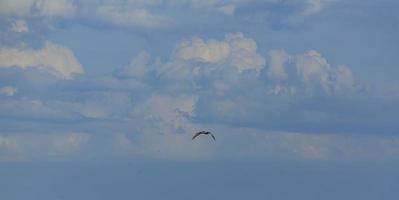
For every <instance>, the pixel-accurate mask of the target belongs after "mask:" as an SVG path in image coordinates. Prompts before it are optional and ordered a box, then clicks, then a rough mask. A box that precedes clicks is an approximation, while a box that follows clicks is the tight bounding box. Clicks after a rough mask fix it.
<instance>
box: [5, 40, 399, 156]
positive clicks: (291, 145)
mask: <svg viewBox="0 0 399 200" xmlns="http://www.w3.org/2000/svg"><path fill="white" fill-rule="evenodd" d="M47 45H50V46H51V45H54V44H47ZM46 48H47V50H43V49H46ZM58 48H61V49H63V48H64V47H60V46H58ZM43 49H39V50H33V49H11V50H10V49H5V48H3V50H1V51H0V52H2V54H4V55H18V56H17V57H18V59H17V58H15V59H11V61H9V60H7V62H8V64H3V65H5V66H6V67H7V69H9V68H10V67H11V66H20V67H19V68H18V69H19V70H20V71H22V70H24V69H23V68H26V67H29V66H31V65H33V66H35V67H39V68H41V69H46V70H51V71H55V73H56V74H59V76H61V77H71V76H72V75H73V73H77V72H79V70H78V69H79V67H78V68H75V69H74V70H71V69H69V70H66V69H64V68H63V66H71V65H66V64H65V65H60V64H58V63H56V62H53V61H51V62H50V61H48V59H50V58H49V57H51V56H43V57H40V56H39V55H42V54H45V53H38V52H41V51H43V52H48V51H50V50H52V52H56V51H57V48H54V49H53V48H50V47H46V46H45V47H44V48H43ZM64 50H65V49H64ZM8 51H10V52H14V53H13V54H11V53H9V52H8ZM65 51H66V52H68V51H67V50H65ZM4 52H6V53H8V54H5V53H4ZM15 52H16V53H15ZM60 52H63V51H60ZM63 53H64V54H65V52H63ZM66 54H67V53H66ZM0 55H1V54H0ZM70 55H72V53H71V52H70ZM171 55H172V56H171V57H170V58H169V59H166V60H165V61H155V62H154V61H152V60H151V58H152V57H151V56H150V55H149V53H147V52H144V51H142V52H140V53H138V55H136V56H134V57H133V59H132V61H131V62H130V63H129V64H128V65H127V66H124V67H122V68H121V69H118V70H116V73H113V74H107V75H104V76H102V77H95V78H91V77H83V78H82V79H75V80H74V81H62V80H60V79H57V78H55V79H56V80H55V82H56V83H57V84H55V85H57V87H55V88H54V87H48V88H49V90H52V91H49V92H47V93H46V92H37V91H33V92H31V93H29V92H26V91H30V90H29V87H28V86H26V85H29V86H30V85H32V84H29V83H24V82H23V81H20V82H18V84H15V85H17V86H18V90H19V93H21V94H22V93H23V95H16V96H15V97H13V98H7V97H3V98H0V115H1V116H5V117H6V118H13V119H24V120H25V121H29V119H32V120H35V122H37V126H36V127H38V126H40V127H44V128H47V127H52V128H54V127H56V128H55V129H57V128H60V129H61V128H71V127H69V125H70V124H62V123H60V124H57V125H54V123H52V122H54V120H57V122H60V121H62V122H63V123H64V122H66V121H67V122H71V121H73V122H76V121H79V123H78V125H76V126H73V129H77V130H75V131H74V132H78V133H80V132H85V131H93V133H94V132H95V133H99V132H100V133H102V134H103V133H106V134H104V135H101V136H98V135H96V134H89V135H85V134H61V135H53V136H50V135H47V134H45V136H44V135H43V134H39V135H40V137H41V141H42V142H43V143H40V142H30V140H31V139H32V140H34V141H37V140H35V139H33V138H30V137H29V136H23V135H20V134H15V135H14V134H13V135H11V136H6V135H3V136H1V137H2V138H0V151H2V152H0V155H4V156H3V157H2V158H3V160H6V157H7V159H9V158H10V155H19V157H24V156H25V157H29V156H32V155H33V154H38V153H37V152H38V151H37V150H36V149H37V148H38V147H29V148H28V147H25V146H43V147H46V148H44V149H40V150H43V151H45V152H50V154H51V155H55V156H57V155H65V154H67V155H71V154H73V155H77V154H78V152H81V151H86V149H85V148H84V147H85V146H87V145H88V146H90V147H93V145H94V146H95V145H98V147H94V149H97V150H98V149H106V151H107V152H108V150H109V152H113V153H114V154H115V155H121V156H128V157H129V156H131V157H135V156H143V157H151V158H156V159H177V160H204V159H213V158H225V157H229V156H230V157H231V156H233V157H234V156H237V157H240V156H242V157H244V158H245V157H253V156H255V157H262V158H265V157H266V158H267V157H268V156H276V157H279V156H281V157H287V158H289V159H291V158H295V159H304V160H334V159H337V160H339V157H340V156H341V155H344V157H345V158H348V159H353V158H362V159H363V158H364V159H377V158H378V156H374V155H377V154H373V152H372V151H375V152H378V154H381V155H384V156H385V157H386V158H387V159H392V158H394V157H395V156H397V154H398V148H399V147H398V145H399V144H398V142H397V139H396V138H394V139H393V141H390V140H389V138H386V137H383V136H381V137H380V136H377V135H374V136H370V137H367V138H366V139H359V140H358V139H357V137H358V136H347V137H344V136H341V135H340V133H336V132H334V131H332V130H330V128H335V129H334V130H338V131H337V132H340V131H341V132H342V130H345V129H340V128H341V127H344V128H346V127H347V126H338V125H342V124H345V125H347V124H350V126H351V127H352V128H353V127H354V126H358V127H360V126H359V124H361V127H363V126H364V124H368V123H364V122H369V121H373V120H372V119H373V118H370V117H369V115H368V114H369V113H373V114H374V115H377V114H378V113H377V112H373V110H368V111H367V109H369V105H370V104H369V103H368V102H366V101H363V104H364V105H361V103H360V102H359V101H358V99H355V100H353V99H350V98H348V97H347V96H345V95H342V94H347V93H350V92H353V87H354V84H355V80H354V78H353V75H352V72H351V70H350V69H349V68H348V67H345V66H343V65H338V66H332V65H330V64H329V62H328V60H327V59H326V58H325V57H323V56H322V54H321V53H320V52H317V51H315V50H310V51H308V52H304V53H299V54H296V55H294V54H289V53H288V52H285V51H284V50H271V51H269V53H268V54H267V55H264V56H262V55H261V53H259V52H258V49H257V44H256V42H255V40H253V39H251V38H248V37H246V36H244V35H243V34H242V33H233V34H227V35H226V36H225V37H224V38H222V39H203V38H200V37H195V38H191V39H188V40H184V41H182V42H180V43H178V44H177V45H176V47H175V49H174V50H173V52H172V54H171ZM66 57H68V56H66ZM0 58H3V59H0V61H2V62H3V63H5V62H6V61H5V60H4V59H5V58H10V56H3V57H1V56H0ZM58 58H60V57H58ZM26 60H28V61H26ZM43 60H44V61H43ZM60 60H61V61H63V62H64V57H62V59H60ZM10 63H11V64H10ZM26 63H27V64H26ZM32 63H40V64H41V65H39V64H32ZM43 63H44V64H43ZM71 63H73V62H71ZM76 63H77V61H76ZM40 66H41V67H40ZM43 67H44V68H43ZM46 67H47V68H46ZM13 69H14V68H13ZM3 70H4V69H3ZM20 71H18V72H20ZM7 73H9V74H11V73H10V72H7ZM80 73H83V69H82V72H80ZM0 74H1V73H0ZM4 77H5V76H4ZM21 79H23V78H21ZM0 80H1V81H4V82H1V81H0V84H1V85H2V86H3V85H4V86H7V85H13V84H10V82H7V80H3V79H0ZM57 81H58V82H57ZM51 83H54V82H51ZM44 84H45V83H44ZM49 85H50V84H49ZM51 85H53V84H51ZM30 87H32V86H30ZM27 88H28V89H27ZM43 88H44V87H43ZM7 90H10V89H7ZM64 90H65V91H68V95H63V94H62V95H61V94H60V92H59V91H64ZM9 93H10V92H3V94H9ZM21 96H23V97H21ZM321 98H322V99H323V101H320V99H321ZM349 100H352V102H349ZM315 102H316V103H315ZM353 102H356V105H357V106H359V107H356V108H352V105H354V103H353ZM366 107H367V109H366V111H363V110H364V109H363V108H366ZM377 109H378V108H377ZM351 111H354V112H353V113H351ZM347 113H350V114H347ZM376 113H377V114H376ZM393 113H394V112H393ZM394 114H395V113H394ZM394 114H393V115H394ZM353 116H355V117H353ZM364 119H365V120H364ZM357 120H359V121H357ZM362 120H363V121H362ZM48 121H50V122H48ZM1 122H2V121H1V120H0V123H1ZM356 123H357V124H356ZM384 123H386V122H384ZM2 125H3V124H2ZM5 125H6V126H9V127H10V126H11V125H7V124H5ZM213 125H215V126H218V127H223V128H218V127H216V128H213ZM383 125H384V124H383ZM239 126H245V127H251V128H250V129H240V128H237V127H239ZM309 127H311V131H312V132H315V131H320V130H321V132H322V131H325V130H328V133H325V134H324V135H319V134H309V133H307V132H310V131H309ZM326 127H327V128H326ZM337 127H338V128H337ZM44 128H43V129H44ZM355 128H356V127H355ZM9 129H12V127H11V128H9ZM202 129H206V130H208V129H209V130H211V131H213V132H214V133H215V134H216V135H217V138H218V140H217V143H216V144H214V143H210V142H213V141H212V140H207V139H206V137H204V138H199V140H198V141H195V143H193V141H191V134H192V133H194V132H195V131H198V130H202ZM364 129H365V128H360V130H364ZM82 130H83V131H82ZM270 130H278V131H280V132H270ZM369 133H370V132H369ZM98 137H99V138H103V140H101V141H97V139H96V138H98ZM21 138H28V139H21ZM219 138H220V139H219ZM208 139H209V138H208ZM21 141H25V142H21ZM93 141H97V142H98V143H97V142H94V143H93ZM26 144H29V145H26ZM21 147H24V148H21ZM4 149H7V150H4ZM26 149H29V150H32V151H29V152H32V154H29V153H21V152H27V150H26ZM181 149H184V151H182V150H181ZM204 149H205V150H204ZM368 149H371V150H372V151H371V150H370V151H367V150H368ZM12 152H14V153H12ZM15 152H19V153H15ZM86 153H87V152H86ZM88 154H90V153H88ZM5 155H7V156H5ZM39 155H40V156H39V157H46V156H50V157H51V155H48V154H46V155H43V154H39ZM81 156H83V157H84V156H85V154H82V155H81ZM11 157H12V156H11ZM17 157H18V156H17Z"/></svg>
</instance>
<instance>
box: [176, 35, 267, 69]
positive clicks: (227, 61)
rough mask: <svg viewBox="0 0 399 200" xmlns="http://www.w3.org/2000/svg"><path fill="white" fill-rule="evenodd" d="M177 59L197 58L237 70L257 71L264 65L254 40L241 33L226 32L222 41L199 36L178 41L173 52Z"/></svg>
mask: <svg viewBox="0 0 399 200" xmlns="http://www.w3.org/2000/svg"><path fill="white" fill-rule="evenodd" d="M174 55H175V57H176V58H177V59H183V60H194V61H195V60H198V61H201V62H205V63H211V64H217V65H219V67H220V68H222V67H224V66H226V67H234V68H235V69H236V70H237V71H238V72H240V73H241V72H243V71H246V70H255V71H256V72H257V73H259V72H260V70H261V69H262V68H263V67H264V65H265V59H264V58H263V57H262V56H261V55H259V54H258V53H257V46H256V43H255V41H254V40H252V39H249V38H246V37H245V36H244V35H243V34H242V33H235V34H228V35H226V37H225V39H224V40H222V41H218V40H213V39H210V40H208V41H207V42H204V41H203V40H202V39H201V38H193V39H192V40H188V41H184V42H182V43H180V44H179V45H178V46H177V48H176V49H175V53H174Z"/></svg>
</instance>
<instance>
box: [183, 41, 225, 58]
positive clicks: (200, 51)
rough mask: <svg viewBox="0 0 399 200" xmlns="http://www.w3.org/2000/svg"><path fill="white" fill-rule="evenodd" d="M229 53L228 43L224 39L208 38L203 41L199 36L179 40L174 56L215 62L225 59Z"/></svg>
mask: <svg viewBox="0 0 399 200" xmlns="http://www.w3.org/2000/svg"><path fill="white" fill-rule="evenodd" d="M229 54H230V45H229V44H228V43H227V42H225V41H221V42H219V41H217V40H209V41H207V42H204V41H203V40H202V39H201V38H193V39H191V40H187V41H184V42H181V43H180V44H179V45H178V47H177V49H176V51H175V56H176V57H177V58H179V59H183V60H191V59H193V60H199V61H203V62H210V63H217V62H220V61H222V60H224V59H226V58H227V57H228V56H229Z"/></svg>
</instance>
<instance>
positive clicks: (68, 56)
mask: <svg viewBox="0 0 399 200" xmlns="http://www.w3.org/2000/svg"><path fill="white" fill-rule="evenodd" d="M2 67H6V68H7V67H21V68H30V67H32V68H38V69H42V70H47V71H49V72H51V73H53V74H54V75H56V76H58V77H60V78H64V79H70V78H72V76H73V75H74V74H82V73H84V70H83V67H82V66H81V64H80V63H79V62H78V60H77V59H76V58H75V56H74V55H73V53H72V51H71V50H69V49H67V48H65V47H63V46H61V45H58V44H54V43H51V42H46V43H45V44H44V47H43V48H42V49H39V50H34V49H30V48H26V47H23V48H7V47H3V48H0V68H2Z"/></svg>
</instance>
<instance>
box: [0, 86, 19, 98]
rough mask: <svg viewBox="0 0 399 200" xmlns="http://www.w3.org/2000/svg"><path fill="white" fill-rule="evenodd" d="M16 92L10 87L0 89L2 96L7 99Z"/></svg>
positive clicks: (15, 89)
mask: <svg viewBox="0 0 399 200" xmlns="http://www.w3.org/2000/svg"><path fill="white" fill-rule="evenodd" d="M17 91H18V90H17V88H15V87H12V86H5V87H2V88H0V93H1V94H2V95H4V96H8V97H11V96H14V94H16V93H17Z"/></svg>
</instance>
